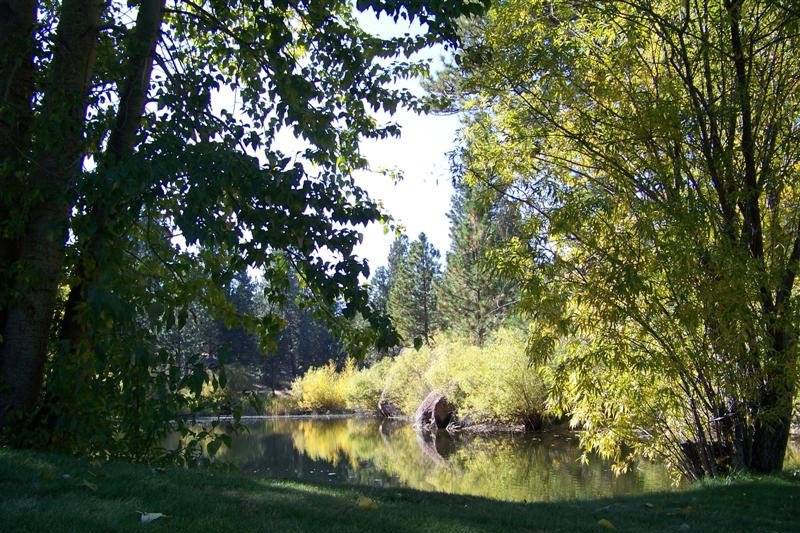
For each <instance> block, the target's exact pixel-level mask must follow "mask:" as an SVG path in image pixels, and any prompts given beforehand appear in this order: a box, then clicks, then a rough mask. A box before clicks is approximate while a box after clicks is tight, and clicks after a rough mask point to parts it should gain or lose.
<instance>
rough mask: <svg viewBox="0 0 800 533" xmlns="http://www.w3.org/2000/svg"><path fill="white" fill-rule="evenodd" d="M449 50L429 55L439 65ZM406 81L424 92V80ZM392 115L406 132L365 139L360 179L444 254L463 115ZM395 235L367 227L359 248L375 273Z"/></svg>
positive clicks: (387, 24)
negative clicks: (452, 166) (451, 155)
mask: <svg viewBox="0 0 800 533" xmlns="http://www.w3.org/2000/svg"><path fill="white" fill-rule="evenodd" d="M359 20H360V21H361V23H362V25H363V26H364V27H365V28H366V29H367V31H369V32H371V33H374V34H377V35H380V36H382V37H388V36H393V35H402V34H403V33H405V32H409V33H416V32H418V31H419V26H416V25H415V26H409V25H408V24H407V23H405V24H404V23H403V22H402V21H400V22H397V23H395V22H394V21H393V20H391V19H388V18H386V17H382V18H381V19H380V20H378V19H376V18H375V17H374V16H373V15H372V14H371V13H367V14H361V15H359ZM445 53H446V52H445V51H444V49H443V48H441V47H437V48H434V49H431V50H429V51H428V52H427V53H425V56H424V57H426V58H430V59H432V60H433V68H434V69H435V68H437V66H440V65H441V64H442V59H443V58H444V57H443V56H444V54H445ZM404 85H405V86H406V87H408V88H409V89H411V90H412V91H415V92H419V93H421V92H422V89H421V86H420V82H419V80H416V81H410V82H408V83H406V84H404ZM393 120H394V121H395V122H397V123H398V124H400V126H401V127H402V135H401V137H400V138H398V139H384V140H379V141H366V142H363V143H362V145H361V146H362V150H363V152H364V155H365V157H366V158H367V160H368V161H369V168H370V171H362V172H359V173H357V174H356V179H357V182H358V184H359V185H360V186H361V187H363V188H364V189H365V190H366V191H368V192H369V194H370V196H371V197H372V198H373V199H374V200H376V201H379V202H380V203H381V204H382V205H383V207H384V211H385V212H387V213H388V214H390V215H391V216H392V217H393V218H394V219H395V222H396V223H397V224H398V225H400V226H401V228H402V229H403V230H404V231H405V232H406V233H407V234H408V235H409V236H410V237H411V238H416V237H417V235H419V233H420V232H425V233H426V234H427V235H428V237H429V239H430V240H431V242H433V244H434V245H435V246H436V247H437V248H438V249H439V251H440V252H442V256H444V254H445V252H446V251H447V249H448V248H449V247H450V237H449V227H448V221H447V211H448V210H449V208H450V195H451V194H452V192H453V187H452V184H451V180H450V172H449V162H448V156H447V154H448V152H450V151H451V150H452V149H453V143H454V139H455V135H456V130H457V128H458V126H459V120H458V117H457V116H455V115H417V114H415V113H411V112H409V111H405V110H403V111H400V112H398V113H397V114H396V115H394V117H393ZM381 170H397V171H399V172H400V173H401V175H402V176H403V179H402V180H401V181H400V182H398V183H395V180H394V179H393V178H392V177H390V176H387V175H384V174H382V173H381V172H380V171H381ZM392 240H394V234H393V233H388V234H387V233H385V232H384V228H383V227H382V226H380V225H378V224H372V225H370V226H369V227H367V228H366V231H365V232H364V242H363V243H362V244H361V246H359V247H358V248H357V250H356V253H357V254H358V255H359V256H360V257H364V258H366V259H367V260H368V261H369V265H370V270H371V271H372V272H375V269H376V268H377V267H379V266H381V265H385V264H386V259H387V256H388V254H389V246H390V245H391V243H392Z"/></svg>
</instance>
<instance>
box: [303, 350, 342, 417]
mask: <svg viewBox="0 0 800 533" xmlns="http://www.w3.org/2000/svg"><path fill="white" fill-rule="evenodd" d="M355 371H356V370H355V365H354V363H353V362H352V361H351V360H348V361H347V363H346V364H345V368H344V369H343V370H342V372H337V371H336V364H335V363H334V362H333V361H329V362H328V364H327V365H325V366H322V367H317V368H310V369H308V372H306V373H305V374H303V375H302V376H300V377H299V378H297V379H295V380H294V382H293V383H292V396H293V397H294V398H295V399H296V400H297V405H298V406H299V407H300V408H301V409H305V410H309V411H342V410H344V409H346V408H347V395H348V389H349V386H350V381H351V379H352V377H353V374H354V373H355Z"/></svg>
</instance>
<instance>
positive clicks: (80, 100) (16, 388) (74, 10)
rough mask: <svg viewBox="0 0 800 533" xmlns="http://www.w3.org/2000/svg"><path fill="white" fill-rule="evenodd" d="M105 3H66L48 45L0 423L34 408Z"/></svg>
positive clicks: (4, 353) (3, 352) (1, 353)
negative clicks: (22, 271)
mask: <svg viewBox="0 0 800 533" xmlns="http://www.w3.org/2000/svg"><path fill="white" fill-rule="evenodd" d="M102 8H103V4H102V3H101V2H99V1H98V0H72V1H69V0H65V1H64V2H63V3H62V6H61V12H60V20H59V23H58V28H57V30H56V36H55V41H54V47H55V48H54V52H53V61H52V64H51V65H50V72H49V77H48V83H47V85H46V87H45V93H44V96H43V101H42V110H41V115H40V116H41V117H42V120H41V123H37V124H34V127H37V132H36V133H37V141H36V145H35V146H34V147H33V157H34V160H33V165H32V170H31V173H30V178H29V192H33V193H36V194H37V195H38V198H39V201H38V202H37V203H36V204H35V205H34V206H32V208H31V211H30V215H29V216H28V218H27V220H26V223H25V226H24V230H23V232H22V233H21V236H20V239H19V245H18V246H19V259H20V261H21V262H22V264H23V265H24V267H25V269H26V271H25V273H26V276H25V279H24V280H23V283H22V284H20V289H21V290H20V297H19V298H18V299H17V300H15V301H14V302H13V304H12V305H11V306H9V309H8V316H7V319H6V323H5V326H4V331H3V337H4V339H5V343H4V344H3V346H2V347H1V348H0V360H2V368H0V372H2V373H1V374H0V378H1V379H0V381H2V386H4V387H6V389H5V390H4V392H3V396H2V397H0V426H4V425H7V424H8V423H9V420H10V419H11V417H12V416H16V415H20V416H24V415H25V414H26V412H27V411H29V410H30V409H31V408H32V407H33V406H34V404H35V402H36V400H37V398H38V396H39V391H40V388H41V383H42V377H43V376H42V369H43V366H44V362H45V358H46V356H47V343H48V339H49V335H50V332H51V326H52V321H53V308H54V304H55V300H56V293H57V290H58V282H59V277H60V274H61V269H62V266H63V261H64V246H65V240H66V235H67V224H68V220H69V209H70V207H71V198H70V191H71V190H72V189H73V185H74V183H73V182H74V180H75V178H76V176H77V175H78V173H79V172H80V170H81V164H82V161H83V128H84V124H85V115H86V102H87V93H88V87H89V83H90V78H91V74H92V69H93V67H94V58H95V47H96V43H97V35H98V30H99V24H100V14H101V11H102Z"/></svg>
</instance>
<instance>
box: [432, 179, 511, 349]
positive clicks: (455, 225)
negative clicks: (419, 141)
mask: <svg viewBox="0 0 800 533" xmlns="http://www.w3.org/2000/svg"><path fill="white" fill-rule="evenodd" d="M479 193H480V191H478V190H477V189H470V188H468V187H465V186H463V185H458V186H457V187H456V191H455V193H454V195H453V199H452V207H451V209H450V213H449V215H448V216H449V219H450V238H451V242H452V245H451V249H450V252H448V254H447V269H446V270H445V273H444V276H443V277H442V282H441V283H440V284H439V286H438V290H439V294H438V302H439V309H440V314H441V319H442V322H443V323H444V324H446V325H447V327H448V328H451V329H453V330H455V331H457V332H459V333H461V334H463V335H465V336H466V337H467V338H469V339H471V340H472V341H473V342H474V343H476V344H477V345H478V346H482V345H483V343H484V341H485V340H486V339H487V336H488V335H489V334H490V333H491V332H492V331H494V330H495V329H497V327H498V326H500V324H501V323H502V321H503V320H504V319H505V318H506V317H507V316H508V315H509V313H510V312H511V311H512V306H513V305H514V304H515V303H516V300H517V295H516V280H515V279H514V278H513V277H508V276H504V275H502V273H501V272H500V271H499V270H498V268H497V267H496V266H495V263H494V261H493V257H492V255H493V254H492V252H494V251H495V250H496V249H498V248H500V247H501V246H502V245H503V243H504V242H507V241H508V240H509V239H511V238H512V237H513V236H514V235H515V232H516V229H515V225H516V224H515V220H514V219H518V215H516V214H515V213H514V211H515V209H516V207H515V205H514V204H513V203H511V202H508V201H507V200H506V199H505V198H504V197H503V196H502V195H501V196H500V197H499V198H497V195H491V196H492V197H493V198H492V199H491V200H489V202H490V203H493V204H494V205H489V206H484V205H481V204H482V203H484V201H483V200H482V199H481V198H479Z"/></svg>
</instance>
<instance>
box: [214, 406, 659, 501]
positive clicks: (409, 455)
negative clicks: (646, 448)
mask: <svg viewBox="0 0 800 533" xmlns="http://www.w3.org/2000/svg"><path fill="white" fill-rule="evenodd" d="M580 456H581V452H580V450H579V448H578V444H577V441H576V440H575V439H574V438H569V436H565V435H554V434H543V435H539V436H538V437H532V436H528V435H493V436H482V435H474V436H472V435H458V436H454V437H451V436H449V435H447V434H446V433H441V432H440V433H439V434H438V435H425V436H418V435H417V434H416V433H415V432H414V430H413V429H412V428H411V427H409V426H408V425H405V424H397V423H391V422H387V421H379V420H364V419H336V420H273V421H269V422H267V423H265V424H263V426H257V427H254V428H253V430H252V431H251V432H250V434H249V435H244V436H241V437H236V438H234V444H233V447H232V449H231V450H229V453H228V457H227V458H228V459H229V460H233V461H236V462H237V463H238V464H241V465H243V466H246V468H259V469H264V466H265V465H267V466H266V469H268V470H270V471H271V472H274V473H279V472H288V473H291V471H295V472H297V473H298V477H306V478H315V479H320V478H321V479H326V478H325V472H328V471H336V472H337V473H338V475H337V476H336V478H335V479H343V480H344V479H345V478H346V479H347V481H350V482H357V483H370V484H373V483H375V482H380V483H389V484H396V485H402V486H408V487H411V488H415V489H419V490H434V491H441V492H452V493H459V494H471V495H476V496H486V497H491V498H498V499H504V500H514V501H547V500H564V499H574V498H591V497H600V496H610V495H616V494H630V493H638V492H642V491H643V490H659V489H666V488H668V487H669V486H670V479H669V477H668V475H667V473H666V471H665V469H664V468H662V467H660V466H659V465H653V464H642V465H640V466H639V468H637V469H635V470H634V471H632V472H629V473H627V474H624V475H622V476H619V477H616V476H615V475H614V474H613V473H612V471H611V468H610V467H609V465H608V464H607V463H605V462H603V461H601V460H599V459H592V460H590V461H589V463H588V464H583V463H581V461H580ZM282 464H283V466H282V467H281V465H282ZM311 470H313V471H314V472H313V473H316V474H319V476H315V475H311V474H309V473H310V472H311ZM301 471H302V472H301ZM327 479H331V478H327Z"/></svg>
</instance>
